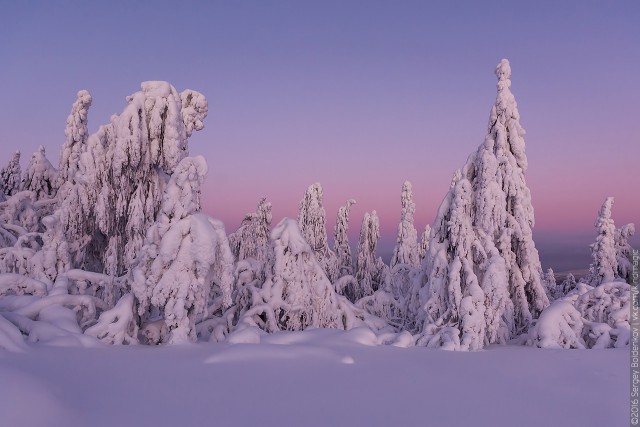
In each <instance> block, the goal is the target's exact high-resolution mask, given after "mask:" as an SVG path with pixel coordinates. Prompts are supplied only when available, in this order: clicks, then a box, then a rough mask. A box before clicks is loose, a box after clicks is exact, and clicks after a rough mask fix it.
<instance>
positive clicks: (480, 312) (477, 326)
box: [420, 60, 549, 349]
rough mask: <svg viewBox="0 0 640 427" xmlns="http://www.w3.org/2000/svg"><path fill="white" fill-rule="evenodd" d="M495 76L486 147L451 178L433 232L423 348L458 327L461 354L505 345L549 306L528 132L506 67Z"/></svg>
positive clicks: (503, 64) (500, 66)
mask: <svg viewBox="0 0 640 427" xmlns="http://www.w3.org/2000/svg"><path fill="white" fill-rule="evenodd" d="M496 75H497V77H498V86H497V88H498V94H497V97H496V102H495V104H494V106H493V108H492V110H491V115H490V118H489V126H488V133H487V136H486V138H485V142H484V143H483V144H482V145H481V146H480V147H479V148H478V150H477V152H475V153H473V154H472V155H471V156H470V157H469V160H468V161H467V163H466V165H465V166H464V168H463V169H462V170H461V171H460V172H459V173H456V175H455V176H454V179H453V181H452V185H451V189H450V190H449V193H448V194H447V196H446V197H445V199H444V201H443V202H442V204H441V206H440V208H439V210H438V214H437V217H436V221H435V225H434V230H433V231H432V235H433V236H432V239H431V242H430V247H429V253H428V254H427V256H426V259H425V266H426V274H425V276H426V277H427V280H428V283H427V285H426V286H427V289H428V291H427V292H424V294H426V295H425V296H426V301H425V321H426V322H425V325H424V327H423V334H424V337H423V339H421V340H420V342H421V343H422V344H425V345H433V342H432V340H436V341H437V342H442V340H443V339H444V337H448V336H451V333H450V332H451V330H450V329H446V330H447V331H448V332H447V333H446V334H442V333H440V332H439V331H440V330H441V329H442V328H456V329H457V330H458V331H459V332H458V334H459V341H460V348H463V349H464V348H468V349H475V348H481V347H482V346H483V345H486V344H490V343H494V342H497V343H504V342H505V341H506V340H508V339H510V338H512V337H514V336H515V335H518V334H521V333H523V332H526V330H527V329H528V328H529V326H530V325H531V324H532V322H533V319H534V318H535V317H537V316H538V315H539V313H540V312H541V311H542V310H543V309H544V307H546V306H547V305H548V304H549V300H548V298H547V296H546V293H545V289H544V285H543V281H542V278H541V273H542V268H541V266H540V260H539V257H538V252H537V250H536V248H535V244H534V242H533V238H532V231H531V229H532V227H533V224H534V215H533V207H532V205H531V194H530V191H529V189H528V188H527V185H526V181H525V178H524V174H525V171H526V169H527V158H526V155H525V152H524V148H525V144H524V138H523V137H524V133H525V132H524V129H522V127H521V126H520V123H519V119H520V115H519V113H518V109H517V105H516V102H515V98H514V97H513V94H512V93H511V91H510V86H511V80H510V75H511V67H510V65H509V62H508V61H507V60H502V61H501V62H500V63H499V64H498V66H497V68H496ZM428 325H432V326H429V327H427V326H428ZM456 342H457V340H454V341H452V344H451V345H450V346H452V347H456Z"/></svg>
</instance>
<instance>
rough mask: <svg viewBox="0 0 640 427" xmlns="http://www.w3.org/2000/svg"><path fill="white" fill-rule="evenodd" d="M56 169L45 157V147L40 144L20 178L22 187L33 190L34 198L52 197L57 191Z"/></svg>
mask: <svg viewBox="0 0 640 427" xmlns="http://www.w3.org/2000/svg"><path fill="white" fill-rule="evenodd" d="M58 187H59V182H58V171H56V170H55V168H54V167H53V166H52V165H51V162H49V160H48V159H47V156H46V154H45V149H44V147H43V146H42V145H41V146H40V147H38V149H37V150H36V152H35V153H33V155H32V156H31V161H30V162H29V166H28V167H27V170H26V171H25V173H24V177H23V179H22V189H23V190H27V191H33V192H34V193H35V195H36V199H37V200H40V199H52V198H54V197H55V196H56V193H57V191H58Z"/></svg>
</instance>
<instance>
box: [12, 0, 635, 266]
mask: <svg viewBox="0 0 640 427" xmlns="http://www.w3.org/2000/svg"><path fill="white" fill-rule="evenodd" d="M514 3H515V2H512V1H505V2H459V1H452V2H426V1H421V2H409V1H403V2H374V1H362V2H358V1H346V2H345V1H322V2H299V1H278V2H264V1H255V2H253V1H251V2H249V1H241V2H177V1H176V2H166V3H162V2H135V3H134V2H100V3H98V2H41V3H38V2H10V3H9V2H3V3H2V4H0V8H1V10H2V13H0V64H1V66H0V85H1V88H2V92H1V93H2V102H1V103H0V129H1V133H0V135H1V138H2V141H1V143H0V163H1V164H3V165H4V164H5V163H6V162H7V160H8V158H9V156H10V153H11V152H12V151H13V150H15V149H20V150H21V151H22V152H23V156H24V157H23V165H26V162H27V161H28V158H29V156H30V153H31V152H33V151H34V150H35V149H36V147H37V146H38V145H40V144H42V145H44V146H45V147H46V148H47V154H48V157H49V158H50V160H51V161H52V162H53V163H54V164H57V161H58V155H59V147H60V145H61V144H62V143H63V141H64V133H63V131H64V124H65V120H66V117H67V115H68V114H69V110H70V107H71V104H72V103H73V101H74V99H75V94H76V92H77V91H78V90H79V89H87V90H89V91H90V92H91V94H92V95H93V106H92V108H91V110H90V113H89V122H90V129H91V131H95V130H96V129H97V127H98V126H99V125H100V124H103V123H106V122H108V120H109V117H110V116H111V114H114V113H118V112H120V111H122V109H123V108H124V105H125V99H124V98H125V96H126V95H129V94H131V93H133V92H135V91H137V90H138V88H139V83H140V82H142V81H145V80H167V81H169V82H171V83H172V84H173V85H174V86H175V87H176V88H177V89H178V90H179V91H181V90H183V89H186V88H191V89H195V90H198V91H200V92H202V93H204V94H205V95H206V96H207V98H208V99H209V117H208V118H207V121H206V128H205V129H204V130H203V131H201V132H199V133H197V134H195V135H194V137H193V138H192V140H191V143H190V148H191V153H193V154H203V155H204V156H205V157H206V158H207V160H208V162H209V170H210V173H209V176H208V178H207V182H206V189H205V191H204V193H205V194H204V208H205V210H206V211H207V212H208V213H210V214H211V215H213V216H215V217H218V218H220V219H222V220H223V221H224V222H225V224H226V226H227V231H229V232H230V231H233V230H235V229H236V228H237V226H238V224H239V222H240V220H241V219H242V216H243V215H244V213H245V212H249V211H252V210H253V209H254V208H255V205H256V203H257V201H258V199H259V198H260V197H261V196H267V197H268V198H269V200H271V202H272V203H273V205H274V221H276V222H277V221H279V220H280V219H281V218H282V217H283V216H293V217H295V215H296V212H297V204H298V202H299V200H300V199H301V198H302V195H303V193H304V190H305V189H306V187H307V186H308V185H309V184H312V183H314V182H320V183H322V185H323V188H324V193H325V207H326V209H327V215H328V217H329V218H328V219H329V221H328V223H329V232H330V234H331V233H332V229H333V223H334V216H335V212H336V210H337V208H338V207H339V206H340V205H341V204H343V203H344V201H345V200H346V199H348V198H355V199H356V200H357V201H358V204H357V205H356V206H354V208H353V210H352V217H351V225H352V231H353V232H354V238H355V234H356V233H357V229H359V226H360V222H361V220H362V215H363V213H364V212H365V211H370V210H373V209H376V210H377V211H378V214H379V216H380V219H381V228H382V234H383V238H382V242H381V246H380V253H381V254H382V255H386V254H388V253H389V252H390V250H391V247H392V242H393V240H394V239H395V233H396V227H397V222H398V220H399V216H400V189H401V185H402V182H403V181H404V180H405V179H408V180H410V181H412V183H413V188H414V196H415V201H416V204H417V213H416V226H417V227H418V229H419V230H420V231H421V230H422V228H423V227H424V225H425V224H427V223H431V222H432V221H433V218H434V216H435V212H436V209H437V207H438V205H439V204H440V202H441V200H442V198H443V196H444V194H445V192H446V190H447V188H448V185H449V182H450V179H451V175H452V173H453V171H454V170H455V169H456V168H458V167H461V166H462V165H463V164H464V162H465V160H466V158H467V156H468V155H469V154H470V153H471V152H472V151H473V150H475V149H476V147H477V146H478V145H479V144H480V143H481V142H482V141H483V139H484V136H485V133H486V130H487V129H486V128H487V120H488V117H489V112H490V108H491V105H492V103H493V101H494V99H495V83H496V78H495V76H494V74H493V70H494V67H495V65H496V64H497V62H498V61H499V60H500V59H501V58H503V57H504V58H508V59H509V60H510V61H511V66H512V71H513V75H512V81H513V85H512V90H513V92H514V94H515V96H516V100H517V101H518V106H519V109H520V114H521V116H522V120H521V122H522V125H523V126H524V128H525V129H526V130H527V136H526V142H527V155H528V157H529V165H530V166H529V170H528V173H527V180H528V184H529V186H530V188H531V191H532V196H533V203H534V207H535V209H536V221H537V224H536V228H535V235H536V238H537V246H538V248H539V250H540V252H541V256H542V260H543V266H544V267H545V268H546V267H548V266H551V267H554V268H555V269H556V270H557V271H559V270H564V269H569V268H581V267H586V266H587V264H588V262H589V259H588V253H589V249H588V247H587V245H588V244H589V243H590V242H591V241H593V238H594V229H593V222H594V219H595V216H596V214H597V211H598V209H599V207H600V205H601V204H602V202H603V201H604V199H605V197H606V196H609V195H611V196H614V197H615V205H614V219H615V221H616V224H618V225H621V224H624V223H627V222H635V223H636V224H637V225H638V226H639V228H640V198H639V195H640V191H639V190H638V189H639V185H640V167H639V165H640V120H639V118H640V107H639V105H640V104H639V100H640V83H639V80H638V73H639V71H640V48H639V46H640V26H639V25H638V22H639V21H640V2H637V1H631V0H630V1H617V2H592V1H573V2H556V1H553V2H540V1H538V2H527V4H514ZM523 3H524V2H523ZM634 244H635V245H636V246H638V245H640V239H638V238H637V237H636V238H635V240H634Z"/></svg>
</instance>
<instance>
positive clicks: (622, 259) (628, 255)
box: [614, 224, 636, 284]
mask: <svg viewBox="0 0 640 427" xmlns="http://www.w3.org/2000/svg"><path fill="white" fill-rule="evenodd" d="M635 231H636V228H635V226H634V224H627V225H623V226H622V227H620V228H616V235H615V239H614V240H615V245H616V259H617V261H618V271H617V276H618V277H620V278H621V279H622V280H624V281H625V282H627V283H629V284H631V283H632V280H633V277H632V273H633V265H632V262H631V260H632V255H633V249H632V248H631V245H630V244H629V239H630V238H631V236H633V234H634V233H635Z"/></svg>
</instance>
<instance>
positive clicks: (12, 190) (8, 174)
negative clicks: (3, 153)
mask: <svg viewBox="0 0 640 427" xmlns="http://www.w3.org/2000/svg"><path fill="white" fill-rule="evenodd" d="M21 174H22V172H21V170H20V151H16V152H15V153H13V157H11V160H9V163H8V164H7V166H5V167H4V168H3V169H2V170H1V171H0V193H2V194H5V195H7V196H13V195H14V194H16V193H18V192H19V191H20V189H21V187H20V185H21V181H22V176H21Z"/></svg>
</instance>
